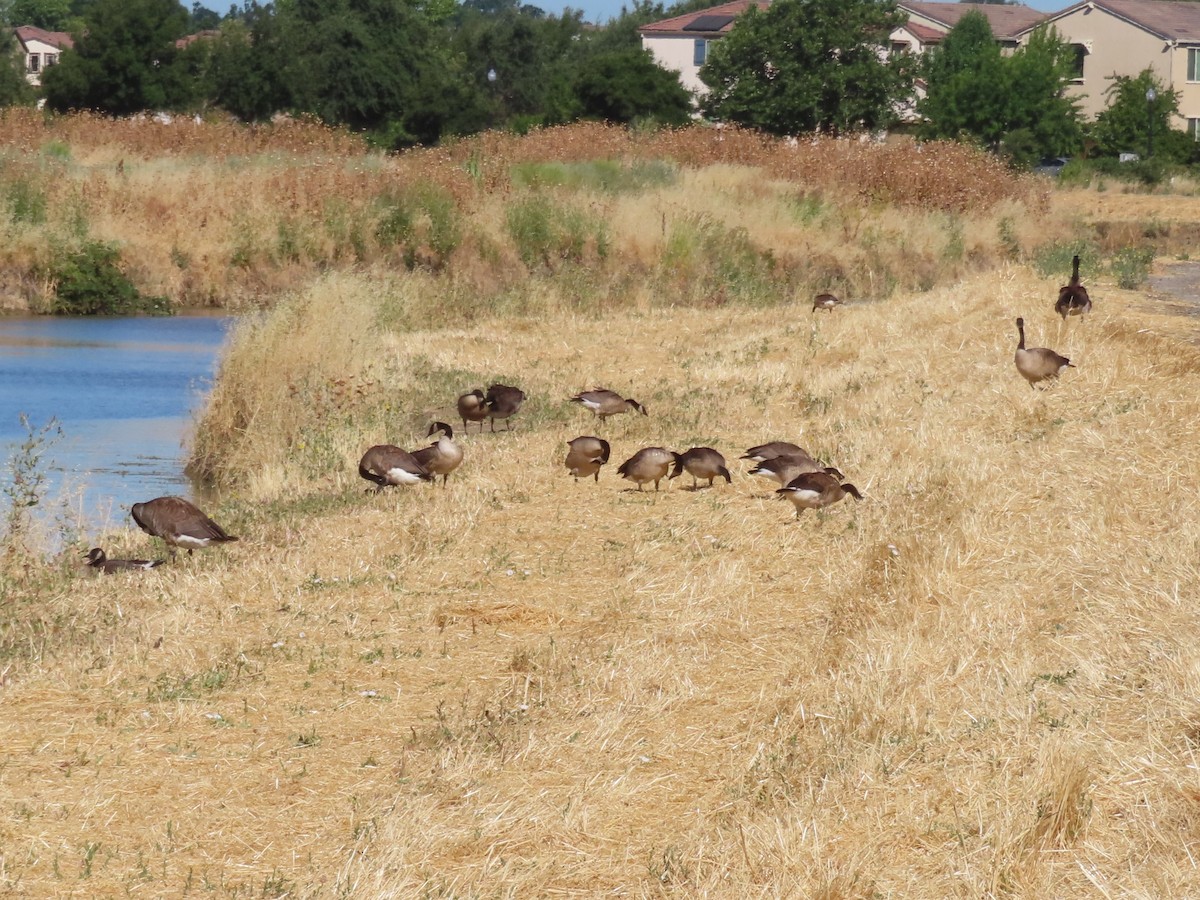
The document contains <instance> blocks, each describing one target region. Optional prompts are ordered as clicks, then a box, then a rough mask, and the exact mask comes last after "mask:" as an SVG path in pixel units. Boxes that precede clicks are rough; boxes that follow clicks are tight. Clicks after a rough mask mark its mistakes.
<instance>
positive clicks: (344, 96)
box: [278, 0, 460, 147]
mask: <svg viewBox="0 0 1200 900" xmlns="http://www.w3.org/2000/svg"><path fill="white" fill-rule="evenodd" d="M278 14H279V15H280V16H281V22H280V27H281V41H282V47H283V49H284V51H285V55H286V59H285V60H284V62H283V69H282V78H283V83H284V84H285V85H286V86H287V89H288V92H289V93H290V95H291V106H292V108H293V109H295V110H297V111H299V112H307V113H313V114H315V115H317V116H319V117H320V118H321V119H322V120H323V121H325V122H328V123H330V124H339V125H347V126H349V127H350V128H353V129H357V130H361V131H367V132H370V133H372V134H373V135H375V137H376V138H377V139H378V140H379V141H380V143H381V144H383V145H384V146H388V147H396V146H402V145H404V144H410V143H413V142H431V141H435V140H437V138H438V137H439V136H440V134H441V132H442V127H443V123H444V121H445V119H446V117H447V116H448V115H449V111H450V110H452V109H453V108H454V107H455V105H456V104H457V103H458V102H459V93H460V88H459V86H458V85H457V84H455V82H454V80H453V79H452V78H451V77H449V71H448V70H449V65H448V58H447V54H446V51H445V40H444V38H443V35H442V33H441V31H440V29H438V28H437V27H435V24H434V23H433V21H431V19H430V18H429V16H427V15H426V13H425V12H424V9H423V7H421V6H418V5H417V4H415V3H412V2H408V0H291V2H289V3H288V4H287V5H286V6H284V7H282V8H281V9H280V11H279V13H278Z"/></svg>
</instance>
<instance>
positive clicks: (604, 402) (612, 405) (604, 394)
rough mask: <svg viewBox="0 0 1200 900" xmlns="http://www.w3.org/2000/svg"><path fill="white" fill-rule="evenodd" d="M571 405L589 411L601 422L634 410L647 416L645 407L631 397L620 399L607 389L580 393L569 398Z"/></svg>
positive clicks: (618, 395)
mask: <svg viewBox="0 0 1200 900" xmlns="http://www.w3.org/2000/svg"><path fill="white" fill-rule="evenodd" d="M571 402H572V403H579V404H581V405H582V406H583V407H584V408H586V409H590V410H591V411H592V412H594V413H595V414H596V415H597V416H599V417H600V421H601V422H603V421H604V420H605V419H607V418H608V417H609V416H619V415H620V414H621V413H625V412H629V411H630V410H636V411H637V412H640V413H641V414H642V415H643V416H646V415H649V413H647V412H646V407H644V406H642V404H640V403H638V402H637V401H636V400H634V399H633V398H632V397H628V398H626V397H622V396H621V395H620V394H618V393H617V392H616V391H610V390H609V389H608V388H596V389H595V390H591V391H581V392H580V393H578V394H576V395H575V396H574V397H572V398H571Z"/></svg>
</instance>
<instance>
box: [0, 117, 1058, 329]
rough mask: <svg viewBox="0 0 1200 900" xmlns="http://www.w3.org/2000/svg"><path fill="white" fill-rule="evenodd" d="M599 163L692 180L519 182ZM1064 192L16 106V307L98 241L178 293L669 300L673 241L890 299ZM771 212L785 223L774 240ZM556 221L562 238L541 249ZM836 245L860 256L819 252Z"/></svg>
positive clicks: (616, 145) (508, 139)
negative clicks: (638, 284) (334, 275)
mask: <svg viewBox="0 0 1200 900" xmlns="http://www.w3.org/2000/svg"><path fill="white" fill-rule="evenodd" d="M598 160H599V161H608V162H610V163H612V164H614V165H616V166H617V167H618V169H623V170H624V171H626V173H628V172H629V171H630V170H631V169H635V168H636V167H637V166H639V165H643V166H644V165H648V164H652V163H656V164H663V165H664V166H666V167H667V169H668V170H673V171H674V172H675V173H677V176H678V177H673V176H670V175H664V177H663V179H662V180H660V181H659V182H658V183H651V184H647V185H643V186H640V187H639V189H638V190H637V191H636V192H634V191H630V190H628V189H626V190H625V191H624V192H623V193H622V192H621V191H620V190H616V191H615V192H614V191H612V190H606V189H604V188H603V187H598V186H594V185H593V186H588V185H586V184H585V185H584V186H583V187H576V188H559V189H549V190H546V189H542V188H539V187H536V186H534V187H525V186H521V185H518V184H517V183H516V182H515V181H514V179H513V172H514V169H515V168H517V167H520V166H529V165H538V164H570V165H577V166H584V165H587V164H590V163H593V162H595V161H598ZM713 171H725V172H728V173H735V174H734V176H733V177H734V178H736V179H737V180H738V182H739V185H738V191H739V193H738V195H737V196H736V197H728V198H726V199H728V200H729V201H732V203H726V204H725V208H724V210H723V211H722V215H720V216H718V217H717V218H716V219H715V220H714V219H713V218H712V216H711V212H710V210H711V207H712V206H713V200H714V198H716V199H718V200H720V199H722V198H723V196H724V194H723V192H722V189H721V185H720V184H716V185H713V184H711V183H701V184H695V183H693V184H691V185H690V187H691V190H689V191H686V192H685V191H680V190H678V189H677V185H678V184H679V182H680V181H681V180H689V179H691V180H693V181H694V180H695V179H694V177H693V176H694V174H695V173H697V172H706V173H711V172H713ZM736 173H742V176H741V177H740V178H738V177H737V175H736ZM764 176H765V177H764ZM1046 198H1047V194H1046V190H1045V188H1044V187H1043V186H1040V185H1039V184H1038V183H1036V182H1034V181H1032V180H1029V179H1022V178H1017V177H1014V176H1013V175H1012V174H1011V173H1009V172H1008V171H1007V170H1005V169H1004V167H1003V166H1002V165H1000V164H999V163H997V162H996V161H995V160H994V159H992V158H990V157H988V156H986V155H984V154H981V153H978V152H976V151H973V150H970V149H969V148H965V147H963V146H960V145H954V144H927V145H923V146H917V145H914V144H911V143H900V144H896V145H876V144H871V143H866V144H863V143H858V142H855V141H849V140H833V139H817V140H815V141H811V142H809V141H805V142H802V143H788V142H785V141H779V140H775V139H770V138H766V137H763V136H761V135H758V134H754V133H750V132H745V131H741V130H738V129H712V128H703V127H691V128H685V129H679V130H674V131H663V132H653V133H645V134H642V133H637V132H631V131H629V130H627V129H622V128H617V127H613V126H604V125H575V126H570V127H564V128H554V129H546V130H544V131H538V132H535V133H534V134H532V135H530V136H527V137H523V138H521V137H516V136H512V135H501V134H487V135H483V136H480V137H477V138H472V139H469V140H462V141H459V142H457V143H454V144H451V145H448V146H446V147H441V148H435V149H427V150H417V151H413V152H409V153H405V154H400V155H397V156H383V155H379V154H374V153H370V152H368V151H367V149H366V148H365V146H364V145H363V144H362V143H361V142H360V141H358V140H357V139H355V138H353V137H352V136H349V135H347V134H345V133H343V132H339V131H335V130H331V129H327V128H323V127H321V126H319V125H317V124H315V123H311V122H285V123H280V124H278V125H271V126H262V127H247V126H240V125H237V124H234V123H231V122H226V121H214V122H201V123H196V122H193V121H192V120H189V119H182V120H175V121H172V122H170V123H160V122H156V121H154V120H152V119H140V120H112V119H106V118H103V117H99V116H94V115H77V116H66V117H52V118H43V117H41V116H40V115H35V114H33V113H30V112H28V111H15V110H14V111H9V112H6V113H4V114H3V118H0V235H2V236H3V242H2V243H0V302H2V303H3V305H4V306H5V307H6V308H22V307H24V308H33V309H35V310H36V309H41V308H45V307H46V306H47V305H48V303H49V301H50V299H51V298H50V296H49V294H50V292H51V291H52V290H53V278H52V277H51V275H52V272H51V271H50V270H51V268H52V261H53V257H54V254H55V252H56V251H57V249H58V248H61V247H63V246H73V245H75V244H78V243H79V242H81V241H84V240H100V241H106V242H111V243H115V244H116V245H117V246H118V247H119V248H120V251H121V257H122V260H123V264H124V268H125V270H126V273H127V274H128V275H129V277H130V278H131V279H132V280H133V282H134V283H135V285H136V286H137V287H138V288H139V289H140V290H142V291H143V292H144V293H146V294H150V295H154V296H164V297H167V298H168V299H169V300H170V301H171V302H172V303H173V304H175V305H177V306H226V307H230V308H244V307H248V306H254V307H258V306H268V305H270V304H272V303H273V302H274V301H275V299H276V298H277V297H278V296H280V295H281V294H283V293H286V292H288V291H291V290H295V289H297V288H301V287H302V286H303V285H305V284H307V283H308V282H309V281H310V280H311V279H312V278H313V277H314V276H315V275H317V274H319V273H323V272H328V271H330V270H355V271H357V270H362V269H364V268H368V269H377V270H381V271H391V270H394V269H406V270H412V269H420V270H424V271H432V272H435V273H437V274H440V275H442V276H444V277H445V278H446V280H447V281H448V282H452V285H451V288H450V289H453V287H454V286H457V287H459V289H461V290H462V291H464V292H467V293H470V294H471V295H473V296H476V297H482V298H484V299H485V300H489V301H490V300H494V299H496V298H503V297H504V295H505V294H506V293H507V292H509V291H511V290H512V289H513V288H514V286H520V285H522V284H523V283H524V282H525V281H526V280H527V279H528V278H529V277H530V275H531V274H532V275H540V274H546V270H547V269H549V270H551V274H555V273H556V272H557V270H558V269H559V268H561V267H562V266H564V265H569V266H571V267H574V269H575V270H576V273H575V277H576V280H577V281H578V282H579V283H580V285H581V286H582V287H584V288H586V290H587V292H588V293H589V294H591V295H592V296H594V297H596V298H598V300H599V302H601V303H602V304H603V305H608V304H609V303H610V302H612V301H613V300H614V299H615V298H619V297H620V296H621V295H622V294H623V293H624V292H625V290H626V288H627V285H628V280H629V278H630V276H631V274H632V276H633V277H634V278H635V279H637V280H645V276H646V275H647V274H649V275H650V276H651V277H654V278H661V279H662V280H663V281H664V284H662V285H660V286H659V290H658V292H659V293H666V294H670V282H671V280H672V279H673V278H674V277H675V276H676V273H677V272H678V270H679V269H680V267H681V266H686V265H687V264H688V263H689V260H686V259H685V260H683V261H680V260H679V259H678V258H677V257H675V256H672V255H671V254H670V253H669V252H667V251H668V249H669V247H670V244H671V239H672V238H674V239H675V241H676V243H678V242H679V241H680V240H682V241H684V242H685V243H686V242H692V243H695V242H696V241H700V243H701V244H703V243H704V242H705V241H707V242H709V243H711V244H716V245H724V244H730V243H732V244H735V245H737V246H740V247H742V248H743V249H742V251H741V252H742V255H743V257H747V258H749V257H753V258H755V259H757V260H758V263H756V264H757V265H760V266H762V267H770V266H772V265H775V264H776V261H779V262H781V263H783V264H784V265H785V266H787V267H788V268H787V269H786V271H784V272H782V273H773V278H774V280H775V281H777V282H781V283H785V284H794V285H795V286H797V287H801V288H803V290H805V291H808V290H810V289H811V290H814V291H815V290H824V289H829V288H831V287H832V288H837V289H845V288H848V289H850V290H852V291H854V292H856V293H860V294H861V293H862V291H863V290H864V289H866V288H868V287H870V286H871V285H872V284H874V285H875V286H877V287H878V288H879V289H880V290H881V291H883V292H885V293H886V291H888V290H891V289H893V288H894V287H896V286H899V287H914V286H926V287H927V286H929V285H931V284H932V283H934V282H935V281H936V280H938V279H939V278H941V277H945V276H946V275H947V274H949V273H947V272H945V271H944V269H945V268H946V265H947V263H948V262H949V263H951V264H955V265H957V264H958V260H957V259H956V258H955V257H956V256H962V252H963V251H962V247H961V241H960V240H959V239H958V237H957V233H958V231H960V230H961V229H962V228H963V227H966V228H967V230H971V229H972V228H973V227H974V226H973V225H972V223H974V222H978V221H985V222H987V223H988V225H989V227H991V228H992V231H991V233H990V235H989V236H988V237H987V238H986V239H979V240H976V241H975V245H974V247H973V248H971V252H970V253H968V254H967V255H966V257H965V262H966V264H967V265H968V266H978V265H981V264H990V263H991V262H993V261H995V260H996V259H998V258H1000V257H1001V256H1003V255H1004V254H1005V253H1009V252H1011V248H1006V247H1005V246H1003V245H1002V244H1001V242H1000V241H999V240H998V235H997V234H996V233H995V231H994V223H995V221H996V211H997V209H999V208H1001V207H1007V208H1010V209H1012V210H1015V211H1017V212H1016V213H1015V215H1014V216H1012V218H1013V219H1014V221H1017V222H1026V223H1028V222H1032V221H1036V220H1037V218H1038V217H1039V216H1041V215H1042V214H1043V213H1044V212H1045V209H1046ZM535 201H536V202H537V203H541V204H542V205H543V207H544V209H543V210H542V211H541V212H540V214H539V215H540V218H538V217H534V218H533V219H531V220H528V221H527V222H526V224H527V226H528V227H526V228H525V230H524V231H522V230H521V228H520V225H519V224H517V223H514V220H513V218H512V216H513V210H514V209H516V210H520V209H522V208H523V207H524V206H526V205H528V204H529V203H531V202H535ZM618 201H619V206H621V207H627V206H628V205H629V204H630V202H636V203H637V205H638V206H639V209H638V212H637V213H636V215H635V218H637V219H638V220H639V222H642V223H643V225H642V228H646V227H649V226H652V225H653V226H657V227H659V229H660V231H661V232H662V234H661V236H660V238H659V240H658V241H657V242H655V243H651V244H648V243H646V242H644V241H641V240H638V241H631V240H630V239H629V238H628V237H627V231H626V230H625V228H624V227H623V226H624V224H625V222H624V221H623V220H616V219H613V218H611V217H610V214H611V212H612V211H613V208H614V205H615V204H618ZM733 203H735V204H736V205H733ZM884 209H888V210H892V211H893V219H895V220H896V222H897V224H898V223H899V220H900V219H901V218H907V219H909V220H913V221H910V222H909V223H907V224H912V225H917V226H918V227H917V230H918V231H920V230H929V229H937V228H939V227H940V228H941V229H942V230H943V231H944V237H943V239H942V241H940V242H939V244H940V245H935V246H929V245H922V244H920V243H919V242H913V241H904V240H901V241H894V240H892V237H893V232H892V229H890V228H887V229H884V230H882V231H881V230H878V229H876V228H874V227H873V225H874V222H875V219H876V217H877V214H878V213H879V212H880V210H884ZM899 211H903V213H902V214H901V213H900V212H899ZM547 218H549V220H550V221H543V220H546V219H547ZM760 221H764V222H765V221H770V222H776V223H778V222H784V221H786V223H787V227H786V228H779V227H775V228H774V229H772V230H771V232H769V233H765V232H763V231H762V230H760V228H759V226H758V223H759V222H760ZM939 223H940V224H939ZM541 228H549V229H550V230H551V232H552V234H551V236H550V238H549V239H548V240H547V241H544V242H543V244H539V245H538V246H536V247H530V242H531V241H536V240H537V235H538V234H539V233H540V232H538V231H537V229H541ZM531 229H532V230H531ZM734 230H736V231H737V234H734V235H727V234H726V233H725V232H726V231H734ZM906 231H907V228H904V227H901V228H900V234H901V236H902V237H903V235H904V233H905V232H906ZM581 234H583V235H585V236H586V237H584V238H581V237H580V235H581ZM680 235H682V237H680ZM1029 237H1030V240H1031V241H1037V240H1038V238H1037V237H1036V235H1034V234H1033V233H1032V232H1030V234H1029ZM731 238H732V240H731ZM581 241H582V243H583V245H585V246H584V249H582V250H580V249H579V246H580V242H581ZM827 243H832V244H833V245H834V246H835V247H846V248H848V249H850V250H851V251H852V253H851V254H850V255H849V258H843V254H841V253H838V252H833V253H827V252H822V251H823V249H824V248H823V246H822V245H823V244H827ZM889 247H890V248H892V249H893V250H894V252H893V253H891V254H889V253H888V252H887V250H888V248H889ZM947 248H949V250H947ZM700 253H701V255H708V251H707V250H705V249H704V248H703V247H701V250H700ZM863 257H871V258H873V259H872V262H870V263H869V264H868V263H866V262H864V261H863ZM945 257H950V258H949V259H946V258H945ZM539 261H540V263H541V265H538V264H537V263H538V262H539ZM647 269H648V270H649V272H648V273H647V271H646V270H647ZM953 274H954V276H957V275H958V274H961V272H954V273H953ZM690 280H691V282H692V283H696V284H701V283H703V282H704V279H703V278H699V279H698V278H691V279H690ZM724 280H726V281H728V280H729V279H724ZM700 290H701V293H702V294H705V295H707V294H711V293H713V292H715V291H716V290H717V288H716V286H714V285H712V284H709V285H707V286H703V287H702V288H701V289H700ZM696 301H697V298H696V297H687V296H668V297H667V302H688V303H691V302H696Z"/></svg>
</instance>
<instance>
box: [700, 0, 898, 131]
mask: <svg viewBox="0 0 1200 900" xmlns="http://www.w3.org/2000/svg"><path fill="white" fill-rule="evenodd" d="M904 21H905V16H904V14H903V13H901V12H899V11H898V10H897V9H896V5H895V3H893V2H891V0H778V2H776V3H773V4H772V5H771V6H769V7H768V8H766V9H765V10H759V9H756V8H754V7H751V8H750V9H749V10H747V11H746V12H745V13H744V14H743V15H742V16H741V17H740V18H739V19H738V20H737V22H736V23H735V24H734V26H733V29H732V30H731V31H730V32H729V34H728V35H727V36H726V37H724V38H722V39H721V40H720V41H719V42H716V43H714V44H712V45H710V46H711V52H710V54H709V58H708V61H707V62H706V63H705V65H704V66H703V67H702V68H701V69H700V79H701V80H702V81H703V82H704V84H705V85H706V86H707V87H708V88H709V92H708V94H706V95H705V96H704V97H703V99H702V100H701V107H702V109H703V110H704V112H705V114H706V115H708V116H710V117H712V118H713V119H717V120H718V121H727V122H735V123H737V124H739V125H746V126H749V127H753V128H761V129H763V130H764V131H768V132H770V133H772V134H780V135H783V134H797V133H800V132H809V131H832V132H842V131H853V130H858V129H875V128H879V127H881V126H884V125H887V124H888V123H890V122H891V121H893V120H894V119H895V117H896V108H897V104H898V103H899V102H901V101H902V100H903V99H904V98H905V97H906V96H908V94H909V92H910V90H911V87H912V77H911V71H910V65H909V61H908V59H907V58H905V57H895V58H891V59H888V58H884V57H881V55H880V53H879V48H880V47H881V46H887V44H888V35H889V34H890V32H891V31H892V29H893V28H895V27H896V26H898V25H901V24H903V23H904Z"/></svg>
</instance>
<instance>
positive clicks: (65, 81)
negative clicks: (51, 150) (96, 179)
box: [42, 0, 194, 115]
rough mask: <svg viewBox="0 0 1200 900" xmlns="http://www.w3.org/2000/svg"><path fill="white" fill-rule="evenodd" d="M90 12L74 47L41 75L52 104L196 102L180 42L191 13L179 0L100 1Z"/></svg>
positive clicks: (122, 110)
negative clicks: (188, 12) (177, 45)
mask: <svg viewBox="0 0 1200 900" xmlns="http://www.w3.org/2000/svg"><path fill="white" fill-rule="evenodd" d="M88 16H89V18H88V23H87V29H86V30H85V31H81V32H79V33H77V34H75V35H74V38H75V48H74V49H73V50H67V51H65V52H64V53H63V54H62V56H61V58H60V60H59V63H58V65H56V66H52V67H50V68H49V69H47V70H46V72H45V74H44V75H43V76H42V86H43V89H44V91H45V95H46V103H47V105H48V106H49V107H50V108H51V109H55V110H59V111H65V110H69V109H93V110H98V111H100V112H105V113H109V114H111V115H127V114H129V113H134V112H140V111H142V110H148V109H154V110H158V109H181V108H184V107H186V106H187V105H188V104H189V103H190V102H191V100H192V98H193V92H194V83H193V79H192V78H191V77H190V74H189V68H188V64H187V60H186V58H185V57H184V56H183V54H181V52H180V51H179V50H178V49H177V48H176V46H175V41H176V40H177V39H178V38H180V37H182V36H183V34H184V33H185V31H186V27H187V21H188V14H187V10H185V9H184V8H183V7H182V6H181V5H180V4H179V3H178V2H177V0H96V3H95V4H94V5H92V6H91V7H90V8H89V10H88Z"/></svg>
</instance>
